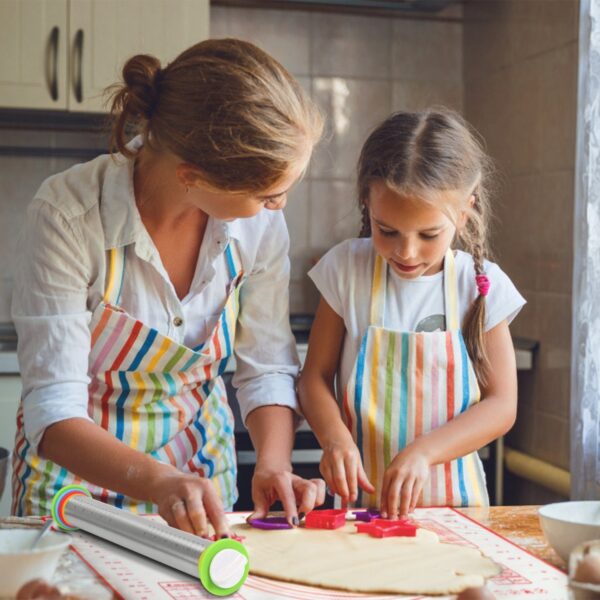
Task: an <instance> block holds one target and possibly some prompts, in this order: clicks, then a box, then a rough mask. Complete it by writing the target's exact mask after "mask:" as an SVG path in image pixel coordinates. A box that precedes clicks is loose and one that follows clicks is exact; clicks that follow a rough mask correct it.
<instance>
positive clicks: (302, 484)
mask: <svg viewBox="0 0 600 600" xmlns="http://www.w3.org/2000/svg"><path fill="white" fill-rule="evenodd" d="M276 500H280V501H281V503H282V504H283V510H284V511H285V516H286V519H287V521H288V523H289V524H290V525H292V526H294V527H296V526H298V524H299V523H300V519H299V518H298V513H307V512H309V511H311V510H313V508H315V506H319V505H320V504H323V502H325V482H324V481H323V480H322V479H303V478H302V477H299V476H298V475H294V473H292V471H291V468H290V467H289V465H287V466H283V465H276V464H271V463H269V462H262V463H257V464H256V468H255V469H254V476H253V477H252V501H253V502H254V512H253V513H252V514H251V515H250V516H249V517H248V519H263V518H264V517H266V516H267V514H268V512H269V509H270V508H271V505H272V504H273V503H274V502H275V501H276Z"/></svg>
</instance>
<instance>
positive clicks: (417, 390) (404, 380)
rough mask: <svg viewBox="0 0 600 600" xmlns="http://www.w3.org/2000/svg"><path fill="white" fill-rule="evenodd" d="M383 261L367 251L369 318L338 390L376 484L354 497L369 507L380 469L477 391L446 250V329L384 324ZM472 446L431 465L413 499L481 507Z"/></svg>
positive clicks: (484, 498) (481, 478)
mask: <svg viewBox="0 0 600 600" xmlns="http://www.w3.org/2000/svg"><path fill="white" fill-rule="evenodd" d="M387 270H388V267H387V263H386V262H385V260H384V259H383V258H381V257H380V256H379V255H378V254H377V255H376V257H375V265H374V272H373V284H372V290H371V312H370V325H369V327H368V329H367V331H366V333H365V335H364V336H363V339H362V342H361V346H360V350H359V354H358V356H357V359H356V362H355V364H354V368H353V370H352V375H351V376H350V379H349V382H348V385H347V387H346V390H345V393H344V397H343V412H344V417H345V420H346V424H347V426H348V428H349V429H350V431H351V432H352V436H353V438H354V440H355V442H356V444H357V446H358V448H359V450H360V453H361V457H362V461H363V465H364V467H365V471H366V473H367V475H368V477H369V479H370V481H371V483H373V485H374V486H375V488H376V491H375V493H374V494H366V493H361V496H359V503H361V504H362V505H364V506H369V507H376V506H378V504H379V499H380V497H381V489H382V484H383V474H384V471H385V469H386V468H387V467H388V465H389V464H390V462H391V461H392V460H393V458H394V457H395V456H396V454H398V452H399V451H400V450H402V449H403V448H405V447H406V446H407V445H408V444H410V443H411V442H412V441H413V440H415V439H416V438H418V437H420V436H422V435H425V434H427V433H428V432H430V431H432V430H433V429H436V428H437V427H440V426H441V425H443V424H444V423H446V422H447V421H450V420H451V419H453V418H454V417H456V416H457V415H459V414H460V413H462V412H464V411H466V410H467V409H468V408H469V407H470V406H471V405H473V404H474V403H476V402H479V398H480V391H479V386H478V384H477V379H476V377H475V372H474V370H473V366H472V364H471V360H470V359H469V356H468V354H467V349H466V346H465V341H464V339H463V336H462V333H461V330H460V326H459V311H458V294H457V290H458V286H457V278H456V269H455V264H454V255H453V253H452V251H451V250H448V252H447V254H446V257H445V260H444V304H445V312H446V322H447V326H446V331H434V332H410V331H409V332H403V331H393V330H391V329H386V328H385V326H384V318H385V301H386V289H387V285H386V284H387ZM488 504H489V500H488V495H487V489H486V486H485V474H484V472H483V466H482V464H481V460H480V459H479V456H478V454H477V452H473V453H471V454H468V455H466V456H463V457H461V458H458V459H456V460H453V461H451V462H448V463H444V464H439V465H435V466H432V467H431V468H430V472H429V479H428V481H427V482H425V485H424V488H423V492H422V495H421V497H420V498H419V506H482V505H485V506H487V505H488Z"/></svg>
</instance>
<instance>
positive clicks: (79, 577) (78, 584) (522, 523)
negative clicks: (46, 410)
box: [0, 506, 565, 600]
mask: <svg viewBox="0 0 600 600" xmlns="http://www.w3.org/2000/svg"><path fill="white" fill-rule="evenodd" d="M537 509H538V507H537V506H492V507H489V508H464V509H461V511H460V512H462V513H463V514H464V515H466V516H467V517H469V518H471V519H474V520H476V521H478V522H479V523H481V524H482V525H484V526H485V527H487V528H489V529H491V530H492V531H494V532H496V533H498V534H499V535H501V536H503V537H505V538H507V539H508V540H510V541H511V542H513V543H514V544H516V545H518V546H521V547H522V548H524V549H525V550H527V551H528V552H530V553H531V554H533V555H534V556H537V557H538V558H541V559H542V560H545V561H546V562H548V563H550V564H551V565H553V566H555V567H558V568H559V569H561V570H563V571H564V570H565V565H564V563H563V562H562V560H561V559H560V557H559V556H558V555H557V554H556V553H555V552H554V550H552V548H550V547H549V546H548V545H547V544H546V542H545V540H544V536H543V534H542V531H541V529H540V524H539V520H538V516H537ZM40 524H41V520H40V519H36V518H16V517H8V518H6V517H5V518H2V519H0V529H4V528H11V527H39V526H40ZM56 583H57V584H58V585H59V586H60V588H61V590H62V591H63V593H64V592H66V591H68V592H70V593H71V594H75V595H81V597H85V598H94V599H96V600H105V599H106V600H108V599H109V598H112V596H111V593H110V592H109V590H108V589H107V588H106V587H105V586H104V585H103V584H102V582H101V581H100V580H99V579H98V578H97V577H96V576H95V575H94V574H93V573H92V572H91V571H90V570H89V569H88V567H87V566H86V565H85V564H84V563H83V562H81V561H80V560H79V559H78V558H77V557H76V556H75V555H74V554H72V553H70V554H69V555H68V556H65V557H63V560H62V561H61V564H60V567H59V569H58V571H57V574H56Z"/></svg>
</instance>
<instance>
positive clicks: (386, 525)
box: [355, 519, 418, 538]
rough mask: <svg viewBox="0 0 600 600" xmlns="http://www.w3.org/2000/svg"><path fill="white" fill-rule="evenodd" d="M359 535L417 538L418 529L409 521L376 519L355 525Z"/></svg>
mask: <svg viewBox="0 0 600 600" xmlns="http://www.w3.org/2000/svg"><path fill="white" fill-rule="evenodd" d="M355 527H356V531H357V533H368V534H369V535H370V536H372V537H377V538H384V537H394V536H395V537H415V536H416V535H417V529H418V527H417V526H416V525H414V524H413V523H411V522H410V521H408V520H407V519H400V520H399V521H390V520H388V519H374V520H373V521H371V522H370V523H355Z"/></svg>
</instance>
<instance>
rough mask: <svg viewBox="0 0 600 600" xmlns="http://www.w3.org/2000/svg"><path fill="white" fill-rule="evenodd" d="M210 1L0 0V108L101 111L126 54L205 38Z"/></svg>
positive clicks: (164, 55) (164, 54)
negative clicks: (0, 49) (107, 92)
mask: <svg viewBox="0 0 600 600" xmlns="http://www.w3.org/2000/svg"><path fill="white" fill-rule="evenodd" d="M208 28H209V0H2V2H0V39H1V40H2V46H3V47H2V50H3V51H2V52H1V53H0V107H3V108H34V109H35V108H45V109H56V110H69V111H80V112H103V111H105V110H106V108H105V106H104V100H105V98H104V90H105V88H106V87H107V86H109V85H111V84H112V83H114V82H116V81H118V80H119V79H120V76H121V69H122V67H123V64H124V62H125V61H126V59H127V58H129V57H130V56H132V55H134V54H140V53H145V54H153V55H155V56H157V57H158V58H159V59H160V60H161V62H163V64H164V63H165V62H168V61H169V60H172V59H173V58H175V57H176V56H177V54H179V53H180V52H181V51H182V50H184V49H185V48H187V47H188V46H191V45H192V44H194V43H196V42H199V41H201V40H203V39H206V38H207V37H208Z"/></svg>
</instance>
